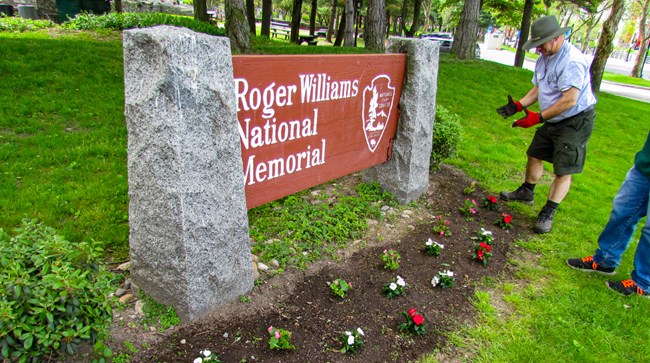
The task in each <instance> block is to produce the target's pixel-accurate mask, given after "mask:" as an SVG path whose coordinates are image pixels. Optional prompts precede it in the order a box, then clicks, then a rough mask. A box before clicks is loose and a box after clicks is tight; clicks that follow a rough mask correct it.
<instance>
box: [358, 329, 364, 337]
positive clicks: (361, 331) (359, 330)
mask: <svg viewBox="0 0 650 363" xmlns="http://www.w3.org/2000/svg"><path fill="white" fill-rule="evenodd" d="M357 332H358V333H359V334H361V335H365V334H363V330H361V328H357Z"/></svg>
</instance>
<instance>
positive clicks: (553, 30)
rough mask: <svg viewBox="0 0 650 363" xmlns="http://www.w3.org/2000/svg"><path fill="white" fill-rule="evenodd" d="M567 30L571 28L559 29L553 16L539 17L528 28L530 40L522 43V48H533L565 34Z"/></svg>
mask: <svg viewBox="0 0 650 363" xmlns="http://www.w3.org/2000/svg"><path fill="white" fill-rule="evenodd" d="M569 29H571V28H570V27H568V28H560V24H559V23H558V22H557V19H556V18H555V16H553V15H549V16H544V17H541V18H539V19H537V21H535V22H534V23H533V26H531V27H530V39H528V41H527V42H526V43H524V45H523V46H522V48H523V49H531V48H535V47H537V46H539V45H542V44H544V43H546V42H548V41H549V40H551V39H553V38H555V37H557V36H559V35H562V34H565V33H566V32H567V31H568V30H569Z"/></svg>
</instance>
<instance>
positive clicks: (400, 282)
mask: <svg viewBox="0 0 650 363" xmlns="http://www.w3.org/2000/svg"><path fill="white" fill-rule="evenodd" d="M397 284H398V285H399V286H402V287H404V286H406V281H404V279H403V278H402V277H401V276H397Z"/></svg>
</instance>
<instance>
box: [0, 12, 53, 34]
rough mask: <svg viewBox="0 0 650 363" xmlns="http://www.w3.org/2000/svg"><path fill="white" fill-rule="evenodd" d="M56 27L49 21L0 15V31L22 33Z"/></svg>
mask: <svg viewBox="0 0 650 363" xmlns="http://www.w3.org/2000/svg"><path fill="white" fill-rule="evenodd" d="M56 26H57V25H56V24H55V23H54V22H52V21H50V20H32V19H24V18H19V17H13V16H2V15H0V31H9V32H24V31H28V30H38V29H47V28H54V27H56Z"/></svg>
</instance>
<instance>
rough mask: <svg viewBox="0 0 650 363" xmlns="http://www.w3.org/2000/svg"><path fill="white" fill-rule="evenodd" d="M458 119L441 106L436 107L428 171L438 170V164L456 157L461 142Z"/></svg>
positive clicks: (460, 127)
mask: <svg viewBox="0 0 650 363" xmlns="http://www.w3.org/2000/svg"><path fill="white" fill-rule="evenodd" d="M461 129H462V126H461V121H460V117H459V116H458V115H456V114H454V113H452V112H451V111H449V110H447V109H446V108H444V107H442V106H436V118H435V122H434V125H433V145H432V148H431V163H430V167H429V168H430V171H436V170H438V169H440V164H442V162H443V161H444V160H445V159H447V158H451V157H454V156H455V155H456V149H457V148H458V145H459V144H460V143H461V141H462V137H461V134H460V133H461Z"/></svg>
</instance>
